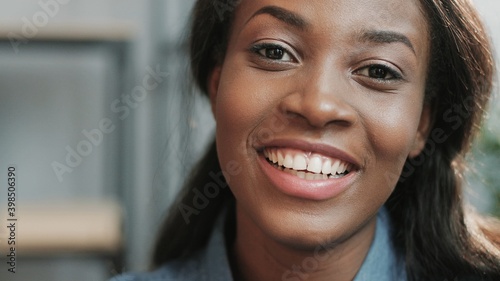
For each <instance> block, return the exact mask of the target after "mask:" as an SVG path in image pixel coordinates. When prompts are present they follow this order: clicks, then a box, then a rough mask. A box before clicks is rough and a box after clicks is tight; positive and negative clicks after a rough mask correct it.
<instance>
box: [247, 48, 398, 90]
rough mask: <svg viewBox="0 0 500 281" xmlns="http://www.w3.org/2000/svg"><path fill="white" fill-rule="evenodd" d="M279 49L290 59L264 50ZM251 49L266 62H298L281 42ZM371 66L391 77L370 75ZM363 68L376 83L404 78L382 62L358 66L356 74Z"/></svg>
mask: <svg viewBox="0 0 500 281" xmlns="http://www.w3.org/2000/svg"><path fill="white" fill-rule="evenodd" d="M273 49H274V50H279V51H281V52H283V55H284V56H285V55H286V56H289V57H290V60H286V61H282V60H281V59H274V58H270V57H268V56H267V54H263V53H262V51H266V50H273ZM250 51H251V52H252V53H254V54H256V55H258V56H259V58H260V59H263V60H265V61H266V62H268V63H277V64H282V63H293V62H297V59H296V58H295V56H294V55H292V53H291V52H289V51H288V49H287V48H285V47H283V46H282V45H280V44H276V43H260V44H256V45H253V46H252V47H251V48H250ZM370 68H377V69H381V70H383V71H385V72H386V73H387V75H390V76H391V78H377V77H371V76H370ZM363 70H368V74H367V75H362V74H361V75H362V76H365V77H367V78H369V79H372V80H374V81H376V83H391V82H396V81H400V80H402V79H403V75H402V74H401V73H400V72H399V71H397V70H395V69H394V68H393V67H390V66H388V65H385V64H381V63H373V64H368V65H365V66H363V67H361V68H358V69H357V70H355V71H354V74H360V72H361V71H363Z"/></svg>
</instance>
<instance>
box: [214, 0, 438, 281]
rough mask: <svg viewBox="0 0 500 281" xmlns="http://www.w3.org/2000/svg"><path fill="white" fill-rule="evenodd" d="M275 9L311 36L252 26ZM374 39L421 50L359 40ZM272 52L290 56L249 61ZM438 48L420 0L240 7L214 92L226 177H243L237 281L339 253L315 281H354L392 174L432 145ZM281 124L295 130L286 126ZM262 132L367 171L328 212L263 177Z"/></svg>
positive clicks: (327, 205) (277, 24)
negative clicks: (433, 57) (385, 35)
mask: <svg viewBox="0 0 500 281" xmlns="http://www.w3.org/2000/svg"><path fill="white" fill-rule="evenodd" d="M271 5H272V6H277V7H280V8H282V9H285V10H288V11H290V12H293V13H294V14H296V15H297V16H299V17H300V18H301V19H303V21H304V22H305V23H306V25H305V26H304V27H303V28H298V27H296V26H293V25H291V24H289V23H285V22H284V21H283V20H280V19H278V18H276V17H275V16H272V15H270V14H268V13H262V14H259V15H256V16H253V17H252V15H254V13H255V12H257V11H258V10H260V9H261V8H262V7H265V6H271ZM367 31H391V32H397V33H400V34H402V35H404V36H406V37H407V38H408V39H409V41H410V42H411V45H412V47H413V48H410V47H409V46H407V44H405V43H403V42H400V41H397V42H385V41H384V42H382V41H383V40H374V39H373V38H372V37H369V36H364V37H363V36H361V34H363V33H366V32H367ZM370 38H372V39H370ZM263 42H266V43H273V44H279V45H280V46H282V47H283V48H285V49H286V50H287V51H288V53H290V56H288V55H287V56H285V57H284V58H283V59H281V60H277V61H276V60H274V61H273V60H271V59H268V58H266V57H265V56H264V55H262V54H265V50H264V51H262V52H261V53H259V54H258V53H256V52H254V51H253V50H251V47H252V46H254V45H255V44H259V43H263ZM429 48H430V46H429V35H428V26H427V22H426V17H425V15H424V14H423V12H422V11H421V9H420V4H419V3H418V1H416V0H412V1H403V0H362V1H351V0H336V1H331V0H309V1H298V0H297V1H292V0H252V1H248V0H243V1H242V3H241V5H240V6H239V7H238V8H237V10H236V11H235V20H234V23H233V26H232V30H231V34H230V38H229V44H228V49H227V53H226V56H225V58H224V61H223V63H222V64H221V65H220V66H219V67H217V68H216V69H215V70H214V71H213V73H212V75H211V77H210V81H209V88H210V96H211V102H212V109H213V113H214V116H215V119H216V123H217V130H216V139H217V149H218V154H219V159H220V163H221V166H222V167H226V164H227V163H228V162H229V161H237V162H238V163H239V164H240V165H241V166H242V167H244V169H243V172H242V173H240V174H238V175H236V176H232V177H231V180H230V183H229V185H230V188H231V190H232V192H233V193H234V195H235V197H236V200H237V235H236V241H235V245H234V248H233V249H232V253H233V255H234V258H235V265H236V266H235V268H233V271H234V274H235V278H236V280H259V281H266V280H283V279H282V278H283V274H284V273H285V272H286V271H288V270H292V269H293V265H298V266H301V265H302V264H303V261H304V260H305V259H306V258H308V257H314V250H316V249H318V248H319V247H318V245H322V244H325V243H330V244H331V245H334V246H333V248H332V250H331V251H329V252H328V253H323V255H322V257H323V258H322V259H321V261H320V262H319V268H318V269H317V270H316V271H315V272H310V273H309V274H308V275H307V280H329V281H334V280H352V279H353V278H354V277H355V275H356V273H357V272H358V270H359V268H360V266H361V264H362V263H363V260H364V258H365V257H366V254H367V252H368V250H369V247H370V245H371V242H372V239H373V236H374V230H375V224H376V213H377V212H378V210H379V209H380V208H381V207H382V205H383V204H384V203H385V201H386V200H387V198H388V197H389V196H390V194H391V193H392V191H393V190H394V187H395V185H396V182H397V178H395V177H386V175H387V173H392V174H396V175H397V174H400V173H401V170H402V167H403V165H404V163H405V160H406V159H407V158H408V157H414V156H416V155H418V154H419V153H420V151H421V150H422V148H423V146H424V144H425V139H426V137H427V133H428V130H429V125H430V124H429V123H430V121H429V120H430V117H429V110H428V108H427V106H424V90H425V79H426V73H427V66H428V60H429ZM373 64H384V65H388V66H389V67H391V68H393V69H395V70H396V71H398V72H399V73H400V74H401V76H402V78H401V79H388V80H385V81H382V80H380V79H376V78H372V77H369V76H368V75H369V72H368V70H367V69H368V68H367V67H368V66H369V65H373ZM385 78H391V76H386V77H385ZM277 116H278V117H280V118H277ZM277 120H287V121H286V122H283V123H282V124H281V126H277ZM278 128H279V129H278ZM263 129H271V131H272V132H273V134H272V137H273V138H275V139H300V140H305V141H307V142H310V143H321V144H328V145H331V146H334V147H336V148H339V149H341V150H343V151H346V152H348V153H350V154H351V155H353V156H354V157H355V158H356V159H357V160H358V161H359V163H360V167H358V170H357V171H356V173H357V174H356V179H355V182H354V184H353V185H352V186H350V187H349V188H348V189H347V190H346V191H345V192H343V193H341V194H340V195H338V196H336V197H334V198H331V199H328V200H323V201H313V200H305V199H301V198H295V197H291V196H288V195H285V194H283V193H282V192H280V191H279V190H278V189H276V188H275V187H274V186H273V185H272V184H271V183H270V181H269V180H267V178H266V177H265V176H264V175H263V174H262V172H261V169H260V167H259V165H258V161H259V160H258V157H259V155H258V153H257V150H256V149H257V148H258V147H260V142H259V140H262V136H261V135H259V134H261V132H262V130H263ZM268 131H269V130H268ZM302 272H305V271H304V270H302ZM289 276H290V278H291V277H296V278H298V277H299V275H289ZM301 277H302V278H305V275H302V276H301ZM285 280H286V279H285ZM289 280H293V279H289ZM295 280H302V279H295Z"/></svg>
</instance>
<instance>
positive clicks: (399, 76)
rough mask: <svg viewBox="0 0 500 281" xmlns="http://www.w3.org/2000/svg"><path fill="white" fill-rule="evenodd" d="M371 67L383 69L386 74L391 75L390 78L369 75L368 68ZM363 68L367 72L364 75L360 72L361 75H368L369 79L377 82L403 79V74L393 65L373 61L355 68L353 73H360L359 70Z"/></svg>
mask: <svg viewBox="0 0 500 281" xmlns="http://www.w3.org/2000/svg"><path fill="white" fill-rule="evenodd" d="M371 68H377V69H381V70H383V71H385V72H386V74H387V75H390V76H392V77H391V78H377V77H371V76H370V74H371V73H370V70H371ZM363 70H367V71H368V73H367V74H366V75H363V74H361V75H362V76H365V77H368V78H370V79H373V80H375V81H377V82H393V81H398V80H402V79H403V75H402V74H401V73H400V72H399V71H397V70H395V69H394V68H393V67H390V66H388V65H385V64H381V63H373V64H368V65H365V66H363V67H361V68H358V69H357V70H355V71H354V74H360V72H361V71H363Z"/></svg>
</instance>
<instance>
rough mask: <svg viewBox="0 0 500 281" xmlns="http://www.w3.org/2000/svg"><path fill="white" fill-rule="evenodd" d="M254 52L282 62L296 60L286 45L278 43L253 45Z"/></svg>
mask: <svg viewBox="0 0 500 281" xmlns="http://www.w3.org/2000/svg"><path fill="white" fill-rule="evenodd" d="M252 49H253V50H254V52H256V53H258V54H259V55H261V56H263V57H265V58H266V59H269V60H273V61H281V62H294V61H295V59H294V57H293V56H292V55H291V54H290V52H288V51H287V50H286V49H285V48H284V47H282V46H280V45H277V44H268V43H264V44H258V45H256V46H253V47H252Z"/></svg>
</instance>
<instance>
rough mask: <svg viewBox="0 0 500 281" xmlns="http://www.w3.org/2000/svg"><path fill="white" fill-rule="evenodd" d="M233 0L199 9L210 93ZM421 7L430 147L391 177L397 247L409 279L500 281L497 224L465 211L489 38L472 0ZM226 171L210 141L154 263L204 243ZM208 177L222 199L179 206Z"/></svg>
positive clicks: (490, 66)
mask: <svg viewBox="0 0 500 281" xmlns="http://www.w3.org/2000/svg"><path fill="white" fill-rule="evenodd" d="M237 4H238V0H226V1H224V0H198V1H197V2H196V5H195V7H194V11H193V15H192V27H191V37H190V56H191V67H192V73H193V76H194V79H195V81H196V84H197V86H198V87H199V88H200V89H201V90H202V92H204V93H205V94H206V93H207V81H208V76H209V74H210V72H211V70H212V69H213V68H214V66H216V65H217V64H219V63H221V62H222V60H223V57H224V54H225V51H226V45H227V41H228V34H229V30H230V26H231V23H232V17H233V12H234V9H235V7H236V6H237ZM421 5H422V8H423V10H424V12H425V14H426V15H427V19H428V24H429V26H430V30H431V34H430V35H431V61H430V66H429V72H428V79H427V87H426V102H428V103H429V104H430V105H431V108H432V115H433V126H432V128H431V132H430V134H429V138H428V140H427V143H426V146H425V148H424V150H423V151H422V153H421V154H420V155H419V156H417V157H416V158H414V159H408V160H407V161H406V164H405V166H404V168H403V171H402V173H401V175H386V176H397V177H399V181H398V184H397V186H396V188H395V191H394V192H393V194H392V195H391V197H390V198H389V200H388V201H387V202H386V207H387V209H388V210H389V213H390V215H391V218H392V221H393V226H394V233H393V238H394V239H393V241H394V245H395V247H396V249H398V251H399V253H400V254H401V255H402V256H403V257H404V260H405V262H406V268H407V274H408V278H409V280H439V281H443V280H461V279H457V278H467V277H469V276H475V277H480V278H481V280H500V255H499V252H500V227H499V224H498V222H497V221H496V220H493V219H487V218H485V217H481V216H479V215H478V214H476V213H474V212H473V210H471V209H470V208H468V207H467V206H466V205H465V204H464V201H463V191H462V183H463V173H464V169H465V164H464V157H465V154H466V153H467V152H468V150H469V149H470V146H471V143H472V141H473V138H474V136H475V135H476V134H477V131H478V128H479V125H480V123H481V121H482V119H483V116H484V114H485V111H484V109H485V108H486V106H487V103H488V100H489V98H490V95H491V92H492V79H493V78H492V77H493V73H494V62H493V57H492V52H491V46H490V42H489V38H488V36H487V34H486V32H485V30H484V27H483V24H482V23H481V20H480V19H479V17H478V14H477V12H476V11H475V9H474V8H473V7H472V4H471V3H470V1H468V0H421ZM220 171H221V169H220V165H219V162H218V159H217V153H216V148H215V142H214V143H213V144H212V145H211V146H210V148H209V150H208V151H207V153H206V154H205V156H204V157H203V158H202V159H201V161H200V162H199V164H198V166H197V167H195V169H194V170H193V172H192V174H191V176H190V180H189V181H188V182H187V183H186V185H185V186H184V188H183V189H182V190H181V192H180V194H179V195H178V197H177V200H176V201H175V202H174V204H173V205H172V207H171V209H170V212H169V215H168V217H167V219H166V221H165V223H164V225H163V227H162V228H161V231H160V234H159V237H158V240H157V244H156V247H155V252H154V255H153V266H154V267H158V266H160V265H162V264H164V263H165V262H167V261H170V260H173V259H178V258H184V257H187V256H189V255H191V254H193V253H194V252H196V251H197V250H199V249H201V248H202V247H203V246H204V245H205V244H206V243H207V240H208V238H209V235H210V232H211V229H212V225H213V223H214V221H215V219H216V217H217V216H218V214H219V212H220V210H221V209H222V208H223V207H224V206H228V205H230V206H231V205H233V204H234V197H233V196H232V194H231V191H230V190H229V188H224V186H225V185H226V183H225V182H224V179H223V178H222V179H221V178H219V180H218V181H217V180H215V178H214V175H216V174H219V175H220V174H221V173H220ZM209 183H217V184H219V186H220V193H219V194H218V196H216V197H215V198H212V199H210V201H209V202H208V204H205V205H206V206H204V209H203V210H202V211H196V210H193V209H184V210H183V211H181V210H182V208H186V206H192V205H193V203H195V201H196V200H199V198H197V197H196V196H197V195H196V194H197V192H195V191H199V192H203V190H202V189H203V187H204V186H205V185H207V184H209ZM201 203H203V202H200V204H201ZM190 211H192V213H191V216H189V219H188V220H186V218H185V213H186V212H190ZM183 212H184V215H183ZM466 280H467V279H466Z"/></svg>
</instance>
